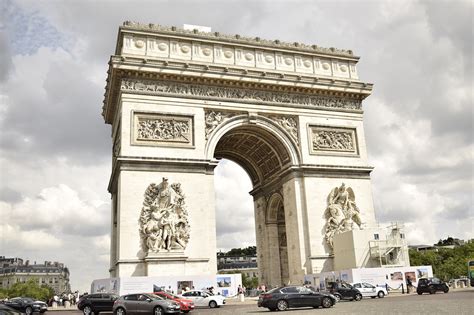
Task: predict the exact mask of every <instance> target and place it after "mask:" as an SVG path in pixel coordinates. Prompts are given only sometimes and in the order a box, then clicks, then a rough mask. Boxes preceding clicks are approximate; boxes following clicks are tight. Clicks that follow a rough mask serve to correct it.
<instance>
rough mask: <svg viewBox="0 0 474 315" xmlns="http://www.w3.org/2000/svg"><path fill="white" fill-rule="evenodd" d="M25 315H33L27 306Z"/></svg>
mask: <svg viewBox="0 0 474 315" xmlns="http://www.w3.org/2000/svg"><path fill="white" fill-rule="evenodd" d="M25 314H26V315H31V314H33V309H32V308H31V307H29V306H28V307H27V308H26V309H25Z"/></svg>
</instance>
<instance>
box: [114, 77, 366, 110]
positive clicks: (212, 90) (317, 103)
mask: <svg viewBox="0 0 474 315" xmlns="http://www.w3.org/2000/svg"><path fill="white" fill-rule="evenodd" d="M121 90H122V91H135V92H141V93H146V94H156V95H163V94H164V95H166V94H173V95H186V96H188V97H197V98H208V99H225V100H227V101H231V100H235V101H238V102H250V103H255V102H261V103H270V104H278V105H281V104H284V105H285V104H290V105H291V104H298V105H303V106H308V107H312V108H314V107H324V108H335V109H339V108H344V109H351V110H361V109H362V102H361V101H360V100H357V99H350V98H342V97H327V96H322V95H306V94H300V93H284V92H283V93H282V92H275V91H271V92H270V91H261V90H252V89H243V88H230V87H220V86H219V87H218V86H210V85H204V84H186V83H176V82H165V81H152V80H139V79H129V78H125V79H122V82H121Z"/></svg>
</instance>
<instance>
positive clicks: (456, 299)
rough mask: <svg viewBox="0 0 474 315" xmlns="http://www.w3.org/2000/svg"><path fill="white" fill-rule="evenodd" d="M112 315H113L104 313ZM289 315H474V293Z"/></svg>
mask: <svg viewBox="0 0 474 315" xmlns="http://www.w3.org/2000/svg"><path fill="white" fill-rule="evenodd" d="M48 313H49V314H50V315H79V314H81V312H79V311H64V312H63V311H55V312H48ZM266 313H268V314H282V313H280V312H274V313H273V312H272V313H270V312H269V311H268V310H267V309H263V308H258V307H257V303H256V302H255V303H248V302H245V304H232V305H226V306H224V307H221V308H218V309H196V310H194V311H192V312H191V313H189V314H190V315H204V314H212V315H239V314H266ZM101 314H103V315H111V314H112V313H105V312H104V313H101ZM285 314H288V315H299V314H324V315H327V314H364V315H365V314H377V315H378V314H400V315H406V314H430V315H437V314H453V315H458V314H474V291H473V290H471V291H463V292H450V293H448V294H444V293H438V294H433V295H430V294H423V295H421V296H419V295H416V294H411V295H404V296H394V297H386V298H383V299H363V300H362V301H360V302H350V301H341V302H339V303H337V304H336V305H335V306H334V307H333V308H330V309H312V308H304V309H291V310H289V311H287V312H285Z"/></svg>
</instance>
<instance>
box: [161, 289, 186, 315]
mask: <svg viewBox="0 0 474 315" xmlns="http://www.w3.org/2000/svg"><path fill="white" fill-rule="evenodd" d="M153 294H155V295H158V296H160V297H162V298H164V299H165V300H173V301H175V302H177V303H179V305H180V307H181V312H183V313H189V312H190V311H192V310H193V309H194V302H193V301H192V300H190V299H185V298H183V297H181V296H178V295H176V294H173V293H170V292H165V291H158V292H154V293H153Z"/></svg>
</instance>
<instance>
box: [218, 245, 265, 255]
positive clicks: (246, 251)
mask: <svg viewBox="0 0 474 315" xmlns="http://www.w3.org/2000/svg"><path fill="white" fill-rule="evenodd" d="M218 255H219V256H256V255H257V246H249V247H245V248H232V249H231V250H230V251H228V252H226V253H219V254H218Z"/></svg>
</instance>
